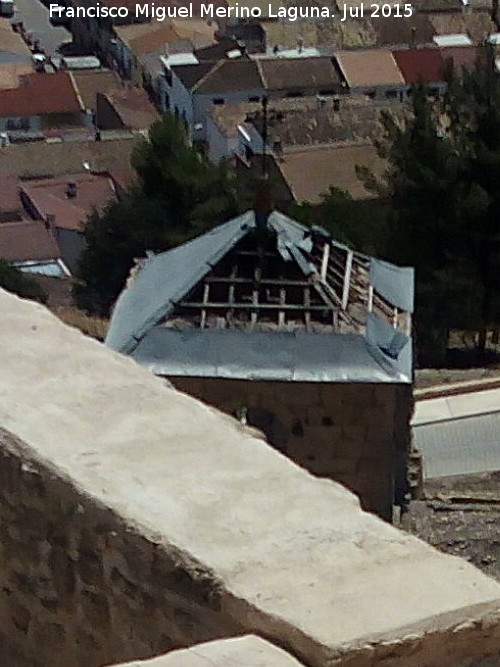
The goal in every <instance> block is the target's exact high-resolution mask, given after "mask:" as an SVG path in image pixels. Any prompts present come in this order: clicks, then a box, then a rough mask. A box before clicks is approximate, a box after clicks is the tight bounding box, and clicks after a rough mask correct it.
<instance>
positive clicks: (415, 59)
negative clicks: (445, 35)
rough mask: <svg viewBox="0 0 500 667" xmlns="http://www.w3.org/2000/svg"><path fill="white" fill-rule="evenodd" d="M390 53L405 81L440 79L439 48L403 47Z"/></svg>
mask: <svg viewBox="0 0 500 667" xmlns="http://www.w3.org/2000/svg"><path fill="white" fill-rule="evenodd" d="M392 55H393V56H394V60H395V61H396V63H397V65H398V67H399V69H400V70H401V73H402V75H403V77H404V80H405V82H406V83H408V84H413V83H419V82H420V81H422V82H424V81H428V82H437V81H442V78H443V76H442V75H443V72H442V70H443V58H442V54H441V51H440V50H439V49H405V50H401V51H393V52H392Z"/></svg>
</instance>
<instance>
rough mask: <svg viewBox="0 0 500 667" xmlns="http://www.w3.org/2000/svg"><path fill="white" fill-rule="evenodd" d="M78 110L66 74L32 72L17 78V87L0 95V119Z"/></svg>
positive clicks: (76, 100) (72, 112)
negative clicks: (19, 79)
mask: <svg viewBox="0 0 500 667" xmlns="http://www.w3.org/2000/svg"><path fill="white" fill-rule="evenodd" d="M80 111H82V107H81V103H80V100H79V99H78V95H77V93H76V90H75V86H74V84H73V81H72V79H71V77H70V75H69V74H68V73H67V72H62V71H59V72H55V73H54V74H44V73H39V72H37V73H35V74H28V75H26V76H23V77H22V78H21V83H20V85H19V86H18V87H17V88H11V89H9V90H3V91H2V93H1V95H0V117H7V116H38V115H45V114H75V113H78V112H80Z"/></svg>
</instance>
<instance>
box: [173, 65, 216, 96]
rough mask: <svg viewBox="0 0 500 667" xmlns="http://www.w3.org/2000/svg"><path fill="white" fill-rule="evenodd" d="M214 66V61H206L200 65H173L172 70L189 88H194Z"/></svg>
mask: <svg viewBox="0 0 500 667" xmlns="http://www.w3.org/2000/svg"><path fill="white" fill-rule="evenodd" d="M213 67H214V63H211V62H204V63H199V64H198V65H178V66H174V67H172V71H173V72H175V74H176V76H177V77H178V78H179V79H180V80H181V81H182V83H183V84H184V86H185V88H186V89H187V90H192V89H193V88H194V86H196V84H197V83H198V81H201V79H203V77H204V76H206V75H207V74H208V73H209V72H210V70H212V69H213Z"/></svg>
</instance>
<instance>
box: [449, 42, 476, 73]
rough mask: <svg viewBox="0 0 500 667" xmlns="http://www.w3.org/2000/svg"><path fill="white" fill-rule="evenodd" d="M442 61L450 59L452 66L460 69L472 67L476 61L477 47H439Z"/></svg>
mask: <svg viewBox="0 0 500 667" xmlns="http://www.w3.org/2000/svg"><path fill="white" fill-rule="evenodd" d="M440 52H441V55H442V57H443V62H446V61H447V60H450V59H451V61H452V62H453V66H454V67H455V68H456V69H457V70H458V71H460V70H461V69H462V67H465V68H466V69H472V68H473V67H474V65H475V63H476V59H477V57H478V54H479V49H478V48H476V47H475V46H448V47H445V48H442V49H440Z"/></svg>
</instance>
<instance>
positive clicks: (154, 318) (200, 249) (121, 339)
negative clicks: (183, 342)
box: [106, 212, 255, 353]
mask: <svg viewBox="0 0 500 667" xmlns="http://www.w3.org/2000/svg"><path fill="white" fill-rule="evenodd" d="M254 225H255V222H254V219H253V213H251V212H248V213H244V214H243V215H241V216H239V217H237V218H234V219H233V220H230V221H229V222H226V223H225V224H224V225H221V226H220V227H216V228H215V229H213V230H212V231H210V232H208V233H207V234H203V236H199V237H197V238H195V239H193V240H192V241H189V242H188V243H185V244H183V245H181V246H179V247H178V248H174V249H173V250H169V251H168V252H164V253H161V254H159V255H156V256H154V257H151V258H150V259H149V260H147V262H146V265H145V267H144V268H143V269H142V271H140V272H139V275H138V276H137V278H136V279H135V280H134V282H133V284H132V285H131V286H130V287H129V288H128V289H125V290H124V291H123V292H122V293H121V295H120V297H119V298H118V301H117V302H116V306H115V309H114V311H113V318H112V321H111V324H110V327H109V331H108V335H107V336H106V344H107V345H108V346H109V347H111V348H112V349H114V350H117V351H119V352H124V353H128V352H130V351H131V350H132V349H133V348H134V346H135V345H136V343H137V341H138V340H139V339H140V338H141V337H142V336H144V334H145V333H146V332H147V331H149V329H151V328H152V327H153V326H154V325H155V324H157V322H158V321H159V320H160V319H161V318H162V317H165V316H166V315H167V313H168V312H169V311H170V310H171V309H172V308H173V306H174V304H175V302H176V301H178V300H180V299H181V298H182V297H183V296H185V295H186V294H187V293H188V292H189V290H190V289H191V288H192V287H193V286H194V285H196V283H197V282H198V281H199V280H201V279H202V278H203V277H204V276H205V275H206V274H207V273H208V272H209V271H210V269H211V268H212V265H213V264H214V263H215V262H216V261H217V260H218V259H219V258H220V257H223V256H224V255H225V253H226V252H228V250H230V249H231V248H232V247H233V246H234V244H235V243H237V242H238V241H239V240H240V239H241V238H242V237H243V236H244V235H245V234H246V232H247V229H248V226H254Z"/></svg>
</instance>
